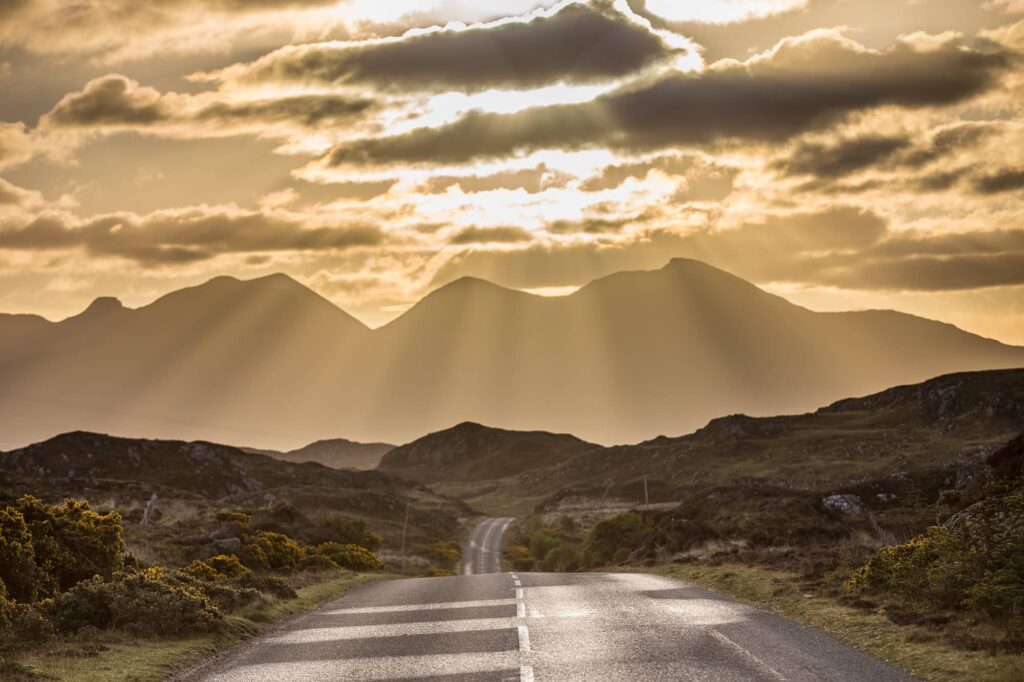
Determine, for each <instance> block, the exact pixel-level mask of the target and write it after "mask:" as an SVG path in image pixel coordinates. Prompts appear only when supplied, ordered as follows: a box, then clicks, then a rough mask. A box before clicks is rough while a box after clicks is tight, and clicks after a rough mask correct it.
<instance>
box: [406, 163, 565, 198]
mask: <svg viewBox="0 0 1024 682" xmlns="http://www.w3.org/2000/svg"><path fill="white" fill-rule="evenodd" d="M571 179H572V177H571V176H570V175H568V174H567V173H562V172H560V171H557V170H553V169H551V168H549V167H548V166H547V165H546V164H543V163H542V164H539V165H538V166H537V167H536V168H523V169H521V170H510V171H504V172H500V173H491V174H489V175H467V176H457V175H437V176H434V177H432V178H430V179H429V180H428V181H427V182H426V183H425V184H424V186H423V188H422V189H423V190H424V191H426V192H428V193H430V194H442V193H444V192H446V191H448V190H449V189H450V188H452V187H459V188H460V189H461V190H462V191H463V192H467V193H470V194H473V193H477V192H493V191H496V190H517V189H521V190H524V191H526V192H528V193H530V194H538V193H540V192H543V191H545V190H548V189H553V188H561V187H565V186H566V184H567V183H568V182H569V181H570V180H571Z"/></svg>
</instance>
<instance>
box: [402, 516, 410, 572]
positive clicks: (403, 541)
mask: <svg viewBox="0 0 1024 682" xmlns="http://www.w3.org/2000/svg"><path fill="white" fill-rule="evenodd" d="M410 504H411V503H410V502H406V503H405V522H404V523H403V524H402V573H405V531H406V530H407V529H408V528H409V505H410Z"/></svg>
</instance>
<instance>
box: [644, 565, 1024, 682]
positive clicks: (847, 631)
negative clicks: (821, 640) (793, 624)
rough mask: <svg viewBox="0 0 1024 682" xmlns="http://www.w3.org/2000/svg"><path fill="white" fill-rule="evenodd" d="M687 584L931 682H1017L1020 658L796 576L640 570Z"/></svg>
mask: <svg viewBox="0 0 1024 682" xmlns="http://www.w3.org/2000/svg"><path fill="white" fill-rule="evenodd" d="M640 570H644V571H647V572H652V573H656V574H658V575H665V576H669V577H672V578H676V579H679V580H683V581H686V582H692V583H695V584H697V585H701V586H703V587H707V588H709V589H713V590H717V591H719V592H723V593H726V594H729V595H732V596H733V597H736V598H737V599H739V600H741V601H743V602H746V603H749V604H752V605H754V606H758V607H761V608H765V609H767V610H770V611H774V612H776V613H779V614H781V615H783V616H786V617H787V618H790V619H792V620H795V621H797V622H800V623H803V624H805V625H809V626H812V627H816V628H820V629H823V630H826V631H828V632H829V633H831V634H832V635H833V636H835V637H836V638H837V639H840V640H842V641H844V642H846V643H847V644H850V645H852V646H855V647H857V648H859V649H862V650H864V651H867V652H869V653H871V654H873V655H874V656H877V657H878V658H881V659H882V660H885V661H888V662H889V663H891V664H893V665H895V666H896V667H898V668H902V669H903V670H906V671H907V672H909V673H910V674H912V675H914V676H915V677H918V678H920V679H923V680H928V681H930V682H959V681H960V680H966V679H969V680H972V682H1017V681H1019V680H1022V679H1024V656H1021V655H1008V654H999V655H990V654H988V653H986V652H983V651H968V650H964V649H959V648H956V647H953V646H952V645H950V644H949V643H948V642H947V641H945V639H944V638H943V636H942V633H941V632H938V631H936V630H934V629H932V628H928V627H925V626H921V625H898V624H896V623H893V622H892V621H890V620H889V619H888V618H886V617H885V615H883V614H882V613H881V612H879V611H878V610H877V609H876V610H866V609H861V608H855V607H853V606H849V605H846V604H843V603H840V602H839V601H838V600H837V599H835V598H834V597H830V596H828V595H824V594H816V593H814V592H808V591H806V589H804V588H803V587H802V586H801V584H800V580H799V578H798V576H796V575H794V574H791V573H784V572H780V571H771V570H766V569H762V568H754V567H749V566H742V565H735V564H723V565H720V566H709V565H703V564H672V565H667V566H666V565H662V566H655V567H652V568H647V569H640Z"/></svg>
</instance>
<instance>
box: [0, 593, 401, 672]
mask: <svg viewBox="0 0 1024 682" xmlns="http://www.w3.org/2000/svg"><path fill="white" fill-rule="evenodd" d="M392 577H393V576H387V575H365V574H362V575H361V574H354V573H349V574H347V575H345V576H342V577H338V578H334V579H331V580H326V581H323V582H318V583H314V584H310V585H307V586H305V587H301V588H299V589H298V590H297V592H298V595H299V597H298V599H291V600H274V599H271V600H267V601H263V602H261V603H259V604H256V605H253V606H251V607H249V608H247V609H245V610H243V611H241V612H239V613H238V614H235V615H231V616H228V617H227V621H228V625H227V627H226V628H224V630H223V631H221V632H217V633H213V634H208V635H194V636H189V637H180V638H139V637H133V636H131V635H128V634H124V633H118V632H101V631H93V632H83V633H79V634H78V635H75V636H74V637H67V638H58V639H55V640H53V641H51V642H48V643H47V644H45V645H43V646H40V648H39V649H37V650H35V651H30V652H27V653H24V654H21V655H19V656H17V657H16V658H14V660H13V664H14V665H12V664H8V668H7V669H6V670H0V679H4V680H11V681H12V682H21V681H23V680H24V681H26V682H27V681H29V680H68V681H72V680H73V681H74V682H150V681H153V682H155V681H157V680H164V679H167V677H169V676H170V675H173V674H174V673H175V672H179V671H181V670H184V669H186V668H188V667H190V666H193V665H196V664H198V663H200V662H202V661H203V660H204V659H206V658H209V657H211V656H213V655H215V654H217V653H220V652H222V651H225V650H227V649H229V648H231V647H233V646H235V645H236V644H239V643H241V642H243V641H245V640H246V639H249V638H250V637H253V636H254V635H257V634H259V633H261V632H263V631H264V630H266V629H267V628H268V627H270V626H271V625H273V624H275V623H278V622H280V621H283V620H285V619H288V618H292V617H294V616H298V615H301V614H303V613H307V612H309V611H312V610H314V609H316V608H317V607H319V606H321V605H323V604H324V603H325V602H328V601H330V600H332V599H334V598H336V597H339V596H341V595H342V594H344V593H345V592H348V591H349V590H351V589H353V588H355V587H359V586H361V585H365V584H367V583H371V582H375V581H378V580H387V579H390V578H392Z"/></svg>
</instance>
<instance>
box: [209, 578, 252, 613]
mask: <svg viewBox="0 0 1024 682" xmlns="http://www.w3.org/2000/svg"><path fill="white" fill-rule="evenodd" d="M200 591H201V592H202V593H203V594H204V595H206V597H207V598H208V599H209V600H210V601H211V602H213V604H214V606H216V607H217V608H218V609H219V610H220V611H222V612H225V613H231V612H234V611H237V610H239V609H241V608H244V607H246V606H249V605H250V604H255V603H256V602H258V601H259V600H260V599H261V598H262V596H263V595H262V594H261V593H260V591H259V590H257V589H256V588H254V587H243V586H241V585H232V584H229V583H204V584H202V585H201V586H200Z"/></svg>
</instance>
